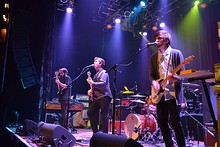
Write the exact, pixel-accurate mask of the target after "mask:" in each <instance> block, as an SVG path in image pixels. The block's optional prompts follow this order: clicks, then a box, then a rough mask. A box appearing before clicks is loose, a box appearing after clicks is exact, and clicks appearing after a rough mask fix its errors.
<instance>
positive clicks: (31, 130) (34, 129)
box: [24, 119, 38, 135]
mask: <svg viewBox="0 0 220 147" xmlns="http://www.w3.org/2000/svg"><path fill="white" fill-rule="evenodd" d="M24 132H25V134H27V135H38V126H37V123H35V122H34V121H32V120H29V119H26V120H25V121H24Z"/></svg>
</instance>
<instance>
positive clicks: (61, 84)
mask: <svg viewBox="0 0 220 147" xmlns="http://www.w3.org/2000/svg"><path fill="white" fill-rule="evenodd" d="M55 82H56V83H57V85H59V86H60V87H62V88H63V89H65V88H67V85H66V84H63V83H61V82H60V80H59V79H56V80H55Z"/></svg>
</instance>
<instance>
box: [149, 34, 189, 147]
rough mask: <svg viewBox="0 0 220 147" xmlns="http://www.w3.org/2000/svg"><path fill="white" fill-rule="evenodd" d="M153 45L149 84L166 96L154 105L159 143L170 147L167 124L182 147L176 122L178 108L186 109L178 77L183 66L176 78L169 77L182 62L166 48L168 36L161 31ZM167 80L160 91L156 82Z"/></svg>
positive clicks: (179, 56)
mask: <svg viewBox="0 0 220 147" xmlns="http://www.w3.org/2000/svg"><path fill="white" fill-rule="evenodd" d="M154 39H155V42H157V45H156V47H157V49H158V51H157V52H156V53H154V54H153V55H152V56H151V59H150V81H151V84H152V88H154V90H155V91H156V92H159V91H160V90H161V88H162V89H164V88H165V87H166V89H168V92H166V93H165V94H164V95H163V96H162V98H161V99H160V101H159V102H158V103H157V105H156V107H157V117H158V124H159V126H160V129H161V132H162V135H163V139H164V142H165V145H166V147H173V146H174V143H173V140H172V137H171V130H170V127H169V123H170V124H171V125H172V128H173V129H174V132H175V135H176V139H177V144H178V147H184V146H186V145H185V138H184V133H183V128H182V124H181V121H180V112H181V107H182V108H184V107H186V100H185V97H184V96H183V91H182V88H183V87H182V80H183V79H181V78H180V77H179V76H178V74H179V73H180V71H181V70H184V69H185V67H184V66H183V67H182V68H181V69H180V70H179V71H178V72H177V73H176V74H173V75H171V74H170V73H171V72H172V71H173V70H174V69H175V68H176V67H177V66H178V65H179V64H181V63H182V61H183V60H184V58H183V55H182V53H181V51H180V50H177V49H173V48H171V47H170V43H171V36H170V34H169V33H168V32H167V31H165V30H160V31H158V32H157V33H156V34H155V36H154ZM167 76H170V77H169V80H168V82H167V84H166V85H165V87H161V85H160V82H159V81H157V80H158V79H165V78H166V77H167Z"/></svg>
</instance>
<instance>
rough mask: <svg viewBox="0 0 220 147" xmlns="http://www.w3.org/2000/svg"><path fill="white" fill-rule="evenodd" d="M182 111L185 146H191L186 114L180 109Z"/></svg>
mask: <svg viewBox="0 0 220 147" xmlns="http://www.w3.org/2000/svg"><path fill="white" fill-rule="evenodd" d="M182 113H184V114H185V126H186V135H187V136H186V138H185V139H186V146H193V144H192V143H190V139H189V138H190V137H189V126H188V121H187V116H186V113H185V111H182Z"/></svg>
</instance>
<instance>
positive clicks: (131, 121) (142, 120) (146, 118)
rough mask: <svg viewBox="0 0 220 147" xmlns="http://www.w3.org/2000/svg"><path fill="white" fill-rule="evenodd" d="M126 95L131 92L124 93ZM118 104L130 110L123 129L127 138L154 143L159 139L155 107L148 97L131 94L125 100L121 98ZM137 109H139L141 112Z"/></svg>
mask: <svg viewBox="0 0 220 147" xmlns="http://www.w3.org/2000/svg"><path fill="white" fill-rule="evenodd" d="M128 93H132V92H126V95H128ZM143 99H145V100H143ZM120 104H121V105H122V106H127V107H128V108H127V109H129V110H130V111H129V114H128V115H127V116H126V118H125V121H124V127H123V128H124V133H125V135H126V136H127V137H128V138H132V139H134V140H137V139H140V140H143V141H150V140H151V141H154V142H155V141H157V140H158V139H159V138H160V137H159V136H158V135H159V133H158V132H159V131H160V130H159V128H158V123H157V117H156V106H155V105H154V104H153V103H152V101H151V98H150V97H146V96H145V95H140V94H135V95H134V94H133V93H132V94H130V95H128V96H127V98H122V99H121V103H120ZM138 108H141V111H139V109H138ZM160 134H161V133H160Z"/></svg>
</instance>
